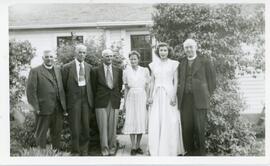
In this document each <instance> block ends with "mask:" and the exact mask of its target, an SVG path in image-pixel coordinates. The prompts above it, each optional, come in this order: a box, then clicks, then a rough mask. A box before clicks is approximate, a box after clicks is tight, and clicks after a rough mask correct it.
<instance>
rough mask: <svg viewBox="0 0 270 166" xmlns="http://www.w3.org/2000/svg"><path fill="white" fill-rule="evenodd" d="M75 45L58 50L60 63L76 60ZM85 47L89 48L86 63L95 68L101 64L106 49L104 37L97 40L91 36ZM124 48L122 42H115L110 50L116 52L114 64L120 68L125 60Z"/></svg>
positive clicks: (73, 43) (74, 43)
mask: <svg viewBox="0 0 270 166" xmlns="http://www.w3.org/2000/svg"><path fill="white" fill-rule="evenodd" d="M75 45H76V42H71V44H70V45H65V46H63V47H59V48H57V60H58V63H60V64H66V63H68V62H70V61H72V60H73V59H74V55H75ZM84 45H85V46H86V47H87V52H86V57H85V61H86V62H87V63H89V64H91V65H92V66H94V67H96V66H98V65H99V64H101V63H102V51H103V50H104V49H106V46H105V38H104V35H101V36H99V37H98V38H97V39H96V38H94V37H91V36H90V37H89V39H88V40H86V41H85V43H84ZM122 47H123V42H122V41H114V42H112V43H111V46H110V49H111V50H112V51H113V52H114V59H113V64H114V65H115V66H118V67H122V66H121V65H122V61H123V60H124V57H123V53H122Z"/></svg>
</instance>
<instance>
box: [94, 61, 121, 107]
mask: <svg viewBox="0 0 270 166" xmlns="http://www.w3.org/2000/svg"><path fill="white" fill-rule="evenodd" d="M112 72H113V88H112V89H110V88H109V87H108V85H107V82H106V78H105V72H104V66H103V64H102V65H100V66H99V67H97V68H95V69H93V70H92V72H91V75H92V87H93V92H94V98H95V108H106V107H107V105H108V103H109V101H111V104H112V108H113V109H119V107H120V100H121V90H122V85H123V82H122V75H123V72H122V70H121V69H118V68H116V67H112Z"/></svg>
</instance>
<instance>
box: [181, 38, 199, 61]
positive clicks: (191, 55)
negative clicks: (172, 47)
mask: <svg viewBox="0 0 270 166" xmlns="http://www.w3.org/2000/svg"><path fill="white" fill-rule="evenodd" d="M183 46H184V51H185V53H186V55H187V58H188V59H189V60H194V59H195V58H196V57H197V53H196V51H197V43H196V41H195V40H193V39H187V40H185V42H184V43H183Z"/></svg>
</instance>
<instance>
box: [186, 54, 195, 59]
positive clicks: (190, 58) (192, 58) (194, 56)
mask: <svg viewBox="0 0 270 166" xmlns="http://www.w3.org/2000/svg"><path fill="white" fill-rule="evenodd" d="M196 58H197V54H196V55H195V56H194V57H192V58H188V57H187V59H188V60H189V61H192V60H194V59H196Z"/></svg>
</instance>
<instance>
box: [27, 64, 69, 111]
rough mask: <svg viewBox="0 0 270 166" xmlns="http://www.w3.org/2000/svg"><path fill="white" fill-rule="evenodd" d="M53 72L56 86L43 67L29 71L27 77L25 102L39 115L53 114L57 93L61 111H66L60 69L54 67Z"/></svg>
mask: <svg viewBox="0 0 270 166" xmlns="http://www.w3.org/2000/svg"><path fill="white" fill-rule="evenodd" d="M54 72H55V76H56V80H57V85H55V81H54V78H53V76H52V75H51V74H50V72H49V71H48V70H47V69H46V68H45V67H44V66H43V65H40V66H38V67H36V68H33V69H31V70H30V73H29V76H28V81H27V88H26V94H27V100H28V102H29V104H31V106H32V107H33V108H34V110H35V111H40V115H50V114H52V113H53V112H54V109H55V106H56V101H57V93H59V97H60V103H61V106H62V108H63V111H66V100H65V92H64V89H63V83H62V76H61V71H60V68H59V67H57V66H54ZM55 87H58V92H57V91H55Z"/></svg>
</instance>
